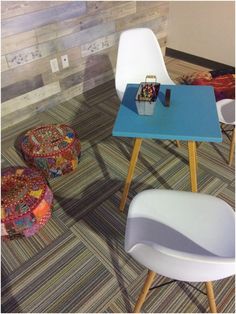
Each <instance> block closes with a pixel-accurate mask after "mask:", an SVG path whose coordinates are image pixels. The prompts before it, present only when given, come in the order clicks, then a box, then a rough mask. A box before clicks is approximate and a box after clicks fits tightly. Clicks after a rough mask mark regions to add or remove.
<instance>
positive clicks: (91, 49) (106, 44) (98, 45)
mask: <svg viewBox="0 0 236 314" xmlns="http://www.w3.org/2000/svg"><path fill="white" fill-rule="evenodd" d="M119 36H120V34H119V33H115V34H112V35H109V36H105V37H101V38H99V39H97V40H94V41H92V42H89V43H88V44H85V45H82V46H81V55H82V57H85V56H89V55H91V54H94V53H97V52H99V51H102V50H104V49H108V48H111V47H112V46H114V45H115V44H117V43H118V41H119Z"/></svg>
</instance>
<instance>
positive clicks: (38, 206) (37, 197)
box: [1, 167, 53, 239]
mask: <svg viewBox="0 0 236 314" xmlns="http://www.w3.org/2000/svg"><path fill="white" fill-rule="evenodd" d="M1 191H2V195H1V196H2V198H1V214H2V216H1V229H2V237H4V238H5V239H14V238H16V237H29V236H32V235H34V234H35V233H36V232H37V231H38V230H39V229H40V228H41V227H42V226H43V225H45V223H46V222H47V221H48V219H49V218H50V217H51V207H52V201H53V194H52V191H51V190H50V188H49V187H48V185H47V182H46V179H45V178H44V177H43V176H42V174H41V173H40V172H39V171H38V170H37V169H31V168H26V167H9V168H5V169H3V170H2V176H1Z"/></svg>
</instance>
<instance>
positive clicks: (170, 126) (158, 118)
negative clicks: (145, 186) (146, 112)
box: [112, 84, 222, 210]
mask: <svg viewBox="0 0 236 314" xmlns="http://www.w3.org/2000/svg"><path fill="white" fill-rule="evenodd" d="M138 86H139V85H138V84H128V85H127V87H126V91H125V94H124V97H123V100H122V103H121V106H120V109H119V112H118V114H117V117H116V121H115V124H114V128H113V131H112V135H113V136H119V137H122V136H123V137H134V138H135V143H134V148H133V152H132V156H131V161H130V165H129V171H128V175H127V179H126V183H125V188H124V192H123V195H122V200H121V204H120V210H124V207H125V203H126V199H127V195H128V192H129V187H130V184H131V181H132V177H133V173H134V169H135V165H136V162H137V158H138V154H139V150H140V147H141V143H142V139H143V138H152V139H163V140H184V141H188V151H189V165H190V177H191V188H192V191H193V192H197V159H196V141H200V142H222V135H221V130H220V124H219V120H218V115H217V111H216V101H215V95H214V90H213V87H211V86H187V85H161V88H160V91H159V94H158V99H157V102H156V106H155V111H154V114H153V115H152V116H141V115H138V112H137V108H136V104H135V95H136V93H137V90H138ZM167 88H169V89H171V97H170V106H169V107H166V106H165V105H164V104H165V91H166V89H167Z"/></svg>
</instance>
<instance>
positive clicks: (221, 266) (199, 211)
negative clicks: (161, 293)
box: [125, 190, 235, 312]
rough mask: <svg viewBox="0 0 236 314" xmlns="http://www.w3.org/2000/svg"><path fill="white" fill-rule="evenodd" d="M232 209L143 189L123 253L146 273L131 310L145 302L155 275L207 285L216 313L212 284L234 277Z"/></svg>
mask: <svg viewBox="0 0 236 314" xmlns="http://www.w3.org/2000/svg"><path fill="white" fill-rule="evenodd" d="M234 217H235V216H234V211H233V210H232V208H231V207H230V206H229V205H228V204H227V203H225V202H224V201H223V200H221V199H219V198H216V197H213V196H210V195H206V194H199V193H192V192H181V191H171V190H146V191H143V192H141V193H139V194H138V195H137V196H136V197H135V198H134V199H133V200H132V202H131V204H130V207H129V212H128V220H127V225H126V234H125V250H126V252H128V253H129V254H130V255H131V256H132V257H133V258H134V259H135V260H137V261H138V262H139V263H140V264H142V265H144V266H145V267H147V268H148V269H149V272H148V276H147V279H146V282H145V285H144V287H143V290H142V292H141V294H140V296H139V299H138V301H137V303H136V306H135V309H134V312H139V311H140V309H141V306H142V304H143V303H144V301H145V298H146V295H147V293H148V290H149V288H150V286H151V284H152V281H153V279H154V277H155V273H158V274H160V275H162V276H166V277H169V278H172V279H176V280H180V281H187V282H205V283H206V288H207V295H208V299H209V303H210V309H211V311H212V312H216V305H215V300H214V293H213V288H212V284H211V281H213V280H218V279H222V278H225V277H228V276H231V275H233V274H234V273H235V243H234V241H235V219H234Z"/></svg>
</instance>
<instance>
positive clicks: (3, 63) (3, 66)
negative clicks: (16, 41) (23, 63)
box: [1, 56, 8, 72]
mask: <svg viewBox="0 0 236 314" xmlns="http://www.w3.org/2000/svg"><path fill="white" fill-rule="evenodd" d="M7 69H8V64H7V60H6V57H5V56H1V72H3V71H6V70H7Z"/></svg>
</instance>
